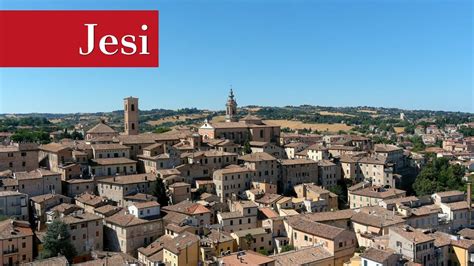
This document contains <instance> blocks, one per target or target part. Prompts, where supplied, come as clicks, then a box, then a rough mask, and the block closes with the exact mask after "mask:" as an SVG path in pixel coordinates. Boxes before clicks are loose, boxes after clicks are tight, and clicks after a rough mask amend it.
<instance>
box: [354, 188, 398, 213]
mask: <svg viewBox="0 0 474 266" xmlns="http://www.w3.org/2000/svg"><path fill="white" fill-rule="evenodd" d="M347 195H348V201H349V205H350V208H351V209H356V208H361V207H365V206H377V205H379V202H380V201H383V200H388V199H394V198H402V197H405V195H406V192H405V191H404V190H401V189H396V188H384V187H380V186H373V185H370V184H367V183H359V184H356V185H354V186H352V187H349V188H348V190H347Z"/></svg>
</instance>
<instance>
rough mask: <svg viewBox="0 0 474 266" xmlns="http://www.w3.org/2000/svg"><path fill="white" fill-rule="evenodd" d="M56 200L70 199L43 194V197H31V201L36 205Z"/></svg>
mask: <svg viewBox="0 0 474 266" xmlns="http://www.w3.org/2000/svg"><path fill="white" fill-rule="evenodd" d="M56 198H62V199H68V197H66V196H64V195H61V194H51V193H49V194H43V195H38V196H34V197H31V198H30V200H31V201H33V202H36V203H42V202H45V201H48V200H51V199H56Z"/></svg>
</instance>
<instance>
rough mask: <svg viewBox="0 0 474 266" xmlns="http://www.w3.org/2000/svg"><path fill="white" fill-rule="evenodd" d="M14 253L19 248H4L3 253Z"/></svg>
mask: <svg viewBox="0 0 474 266" xmlns="http://www.w3.org/2000/svg"><path fill="white" fill-rule="evenodd" d="M14 253H18V249H17V248H13V249H7V250H4V251H3V255H8V254H14Z"/></svg>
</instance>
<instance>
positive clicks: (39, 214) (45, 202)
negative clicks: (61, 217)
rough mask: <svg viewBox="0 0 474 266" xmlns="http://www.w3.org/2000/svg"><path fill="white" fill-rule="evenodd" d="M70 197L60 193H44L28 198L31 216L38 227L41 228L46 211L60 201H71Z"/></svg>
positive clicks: (44, 221) (60, 202) (44, 220)
mask: <svg viewBox="0 0 474 266" xmlns="http://www.w3.org/2000/svg"><path fill="white" fill-rule="evenodd" d="M71 202H72V199H71V198H69V197H66V196H63V195H61V194H44V195H39V196H34V197H31V198H30V205H31V210H32V214H33V217H34V219H35V221H36V222H37V224H36V226H37V228H38V229H42V228H43V226H44V225H45V223H46V220H47V219H46V213H47V211H49V210H50V209H51V208H53V207H54V206H57V205H60V204H62V203H71Z"/></svg>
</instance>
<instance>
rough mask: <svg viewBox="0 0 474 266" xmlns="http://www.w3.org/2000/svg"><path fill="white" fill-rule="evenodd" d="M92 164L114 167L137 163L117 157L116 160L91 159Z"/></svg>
mask: <svg viewBox="0 0 474 266" xmlns="http://www.w3.org/2000/svg"><path fill="white" fill-rule="evenodd" d="M92 162H93V163H95V164H97V165H116V164H135V163H137V161H134V160H131V159H128V158H125V157H118V158H102V159H93V160H92Z"/></svg>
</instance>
